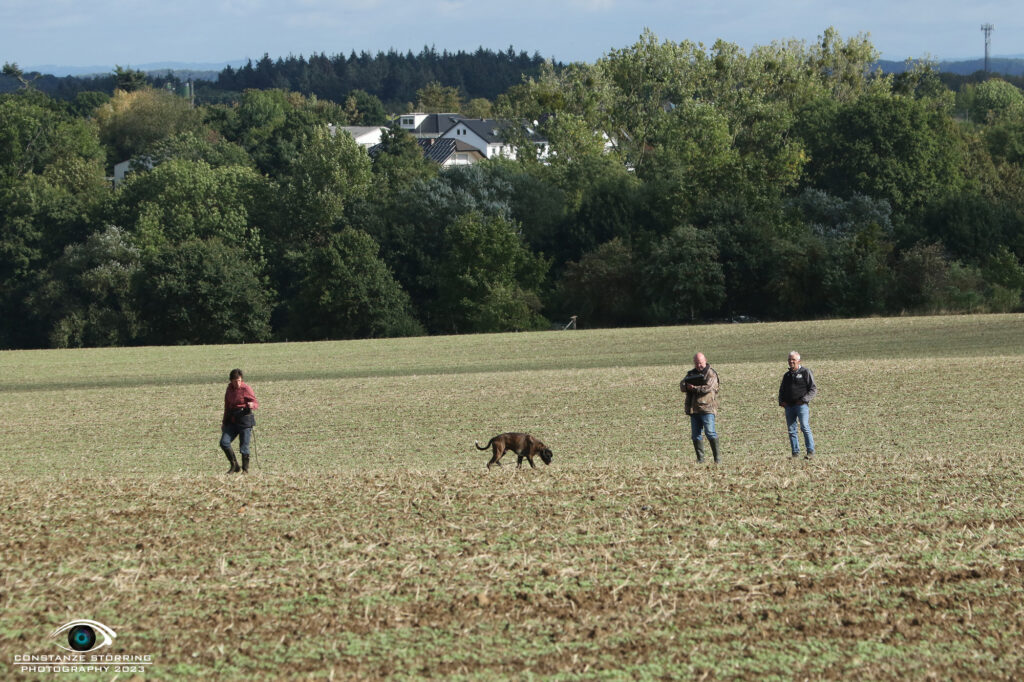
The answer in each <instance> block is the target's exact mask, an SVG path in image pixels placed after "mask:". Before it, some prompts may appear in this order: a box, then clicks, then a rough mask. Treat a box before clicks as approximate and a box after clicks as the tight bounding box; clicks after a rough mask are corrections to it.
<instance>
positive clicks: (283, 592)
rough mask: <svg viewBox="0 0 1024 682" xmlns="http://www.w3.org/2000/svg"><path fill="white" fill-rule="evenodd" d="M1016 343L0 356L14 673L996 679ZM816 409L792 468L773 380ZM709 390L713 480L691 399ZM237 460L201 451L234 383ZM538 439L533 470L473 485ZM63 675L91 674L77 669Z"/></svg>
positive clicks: (487, 341)
mask: <svg viewBox="0 0 1024 682" xmlns="http://www.w3.org/2000/svg"><path fill="white" fill-rule="evenodd" d="M1022 332H1024V316H1020V315H1000V316H981V317H944V318H899V319H874V320H857V321H852V320H851V321H833V322H813V323H792V324H751V325H718V326H698V327H677V328H656V329H634V330H615V331H573V332H547V333H534V334H508V335H480V336H465V337H438V338H422V339H401V340H386V341H354V342H326V343H317V344H272V345H253V346H217V347H193V348H140V349H119V350H78V351H38V352H5V353H0V395H2V396H3V400H2V401H0V464H2V472H3V473H0V476H2V478H0V509H2V510H3V520H4V533H2V534H0V608H2V611H0V613H2V615H0V618H2V620H3V628H2V631H0V666H2V668H0V677H5V678H6V677H9V676H10V677H16V678H23V679H35V678H38V677H50V678H53V677H57V678H59V679H72V678H75V677H76V674H74V673H64V674H61V675H56V676H55V675H52V674H49V675H47V674H43V673H39V672H29V671H22V670H21V668H20V667H19V666H16V665H14V664H13V662H14V660H15V657H16V656H19V655H25V654H37V655H38V654H59V653H62V652H61V651H60V649H58V648H57V647H56V645H55V644H54V641H53V640H48V639H47V635H48V634H49V633H50V632H51V631H53V629H54V628H56V627H57V626H59V625H61V624H62V623H65V622H68V621H71V620H74V619H78V618H90V619H94V620H97V621H100V622H102V623H104V624H106V625H109V626H111V627H112V628H113V629H114V630H115V631H116V632H117V639H116V642H115V643H114V644H113V645H112V646H111V647H110V648H109V649H105V650H104V653H106V652H107V651H109V652H110V653H112V654H123V655H149V656H151V661H152V664H151V665H148V666H147V667H146V669H145V671H144V673H138V672H133V671H132V670H130V669H129V670H128V671H126V672H116V671H111V672H109V673H108V674H106V676H105V677H103V678H104V679H112V678H113V677H115V676H117V677H118V679H131V678H132V677H139V678H145V679H182V678H197V677H200V676H202V677H206V678H209V677H215V678H219V679H254V678H256V679H374V678H384V677H389V678H398V679H402V678H416V679H419V678H443V679H495V678H516V679H530V678H538V679H540V678H544V679H587V680H590V679H679V678H708V679H723V678H740V679H759V680H761V679H804V678H806V679H822V678H859V679H897V678H899V679H929V678H935V679H1013V678H1020V677H1021V675H1022V674H1024V655H1022V653H1021V646H1022V644H1024V599H1022V596H1024V588H1022V585H1024V576H1022V569H1024V501H1022V498H1021V493H1020V487H1021V481H1022V474H1024V462H1022V454H1024V447H1022V445H1021V434H1022V433H1024V411H1022V409H1021V406H1020V402H1021V400H1020V397H1021V396H1022V395H1024V344H1022V342H1021V338H1022V336H1024V334H1022ZM792 349H798V350H800V351H801V352H802V353H803V355H804V361H805V364H806V365H807V366H809V367H811V368H812V369H813V370H814V372H815V377H816V379H817V381H818V383H819V387H820V393H819V397H818V399H817V400H816V401H815V404H814V405H813V406H812V417H811V420H812V427H813V428H814V434H815V439H816V440H817V441H818V456H817V457H816V458H815V459H814V460H811V461H805V460H798V461H792V460H790V458H789V446H788V439H787V436H786V431H785V424H784V421H783V418H782V415H781V409H780V408H778V406H777V404H776V392H777V388H778V382H779V379H780V378H781V376H782V373H783V372H784V371H785V369H786V367H785V360H786V355H787V353H788V352H789V351H790V350H792ZM698 350H699V351H703V352H705V353H706V354H707V355H708V359H709V361H710V363H711V364H712V366H714V367H715V368H716V369H717V370H718V371H719V373H720V375H721V377H722V381H723V392H722V405H723V406H722V410H721V413H720V415H719V434H720V436H721V442H722V445H723V451H724V461H723V463H722V464H721V465H720V466H718V467H715V466H713V465H710V464H708V465H701V466H698V465H697V464H696V463H695V462H694V455H693V449H692V445H691V443H690V441H689V431H688V421H687V420H686V419H685V418H684V416H683V415H682V409H681V408H682V405H681V403H682V400H681V394H680V393H679V389H678V383H679V379H680V378H681V377H682V376H683V374H685V371H686V369H687V368H688V367H689V366H690V364H691V356H692V355H693V353H694V352H696V351H698ZM233 367H242V368H243V369H245V371H246V380H247V381H248V382H249V383H250V384H251V385H252V386H253V387H254V388H255V390H256V394H257V396H258V398H259V400H260V402H261V408H260V410H259V411H258V414H257V422H258V425H257V428H256V443H255V445H256V462H255V463H254V467H253V472H252V473H251V474H250V475H249V476H245V477H243V476H240V475H236V476H227V475H225V474H224V473H223V472H224V471H225V470H226V468H227V461H226V459H225V458H224V456H223V455H222V454H221V453H220V452H219V449H218V448H217V444H216V443H217V439H218V436H219V417H220V410H221V405H222V400H223V393H224V387H225V385H226V382H227V374H228V370H230V369H231V368H233ZM508 430H524V431H529V432H531V433H533V434H534V435H536V436H538V437H539V438H541V439H542V440H544V442H545V443H547V444H548V445H549V446H550V447H551V448H552V450H553V451H554V461H553V462H552V465H551V466H548V467H545V466H543V465H539V467H538V468H537V469H536V470H530V469H529V468H524V469H522V470H516V469H515V468H514V459H513V460H511V461H509V458H508V457H506V459H505V466H504V467H502V468H500V469H494V470H491V471H487V470H486V469H485V467H484V464H485V462H486V461H487V458H488V455H489V453H484V452H480V451H478V450H476V449H475V448H474V447H473V442H474V441H475V440H480V441H481V442H486V440H487V439H489V438H490V437H491V436H493V435H494V434H496V433H499V432H502V431H508ZM77 677H81V678H82V679H96V678H97V676H96V674H92V673H90V674H83V675H80V676H77Z"/></svg>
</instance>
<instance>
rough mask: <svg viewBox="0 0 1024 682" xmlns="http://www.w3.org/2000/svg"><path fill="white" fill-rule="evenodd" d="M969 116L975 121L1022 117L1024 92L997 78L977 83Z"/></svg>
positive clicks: (1023, 113) (983, 121) (982, 121)
mask: <svg viewBox="0 0 1024 682" xmlns="http://www.w3.org/2000/svg"><path fill="white" fill-rule="evenodd" d="M970 116H971V120H972V121H975V122H977V123H986V122H994V121H999V120H1002V119H1005V118H1008V117H1010V118H1016V119H1019V118H1021V117H1024V93H1021V90H1020V88H1018V87H1017V86H1015V85H1013V84H1012V83H1007V82H1006V81H1004V80H1000V79H998V78H993V79H991V80H987V81H985V82H984V83H979V84H978V85H977V86H976V87H975V88H974V97H973V98H972V102H971V108H970Z"/></svg>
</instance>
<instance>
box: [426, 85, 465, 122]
mask: <svg viewBox="0 0 1024 682" xmlns="http://www.w3.org/2000/svg"><path fill="white" fill-rule="evenodd" d="M461 109H462V96H461V95H460V94H459V89H458V88H453V87H445V86H443V85H441V84H440V83H438V82H437V81H431V82H430V83H427V84H426V85H425V86H423V87H422V88H420V89H419V90H417V91H416V111H420V112H423V113H427V114H441V113H450V114H453V113H459V111H461Z"/></svg>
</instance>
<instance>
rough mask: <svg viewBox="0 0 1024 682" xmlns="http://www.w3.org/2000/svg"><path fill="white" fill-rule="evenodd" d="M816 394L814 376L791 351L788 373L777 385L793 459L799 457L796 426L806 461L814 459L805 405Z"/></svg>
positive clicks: (812, 442) (808, 417)
mask: <svg viewBox="0 0 1024 682" xmlns="http://www.w3.org/2000/svg"><path fill="white" fill-rule="evenodd" d="M817 394H818V386H817V384H815V383H814V374H812V373H811V370H810V369H808V368H807V367H802V366H801V365H800V354H799V353H797V352H796V351H793V352H792V353H790V354H789V371H788V372H786V373H785V374H784V375H782V383H781V384H780V385H779V406H780V407H783V408H785V410H786V426H788V427H789V446H790V449H791V450H792V452H793V456H794V457H799V456H800V439H799V437H798V436H797V425H798V424H799V426H800V430H801V431H803V433H804V444H805V445H806V446H807V459H810V458H811V457H814V436H813V435H812V434H811V422H810V417H811V411H810V408H808V406H807V404H808V403H809V402H811V401H812V400H813V399H814V396H815V395H817Z"/></svg>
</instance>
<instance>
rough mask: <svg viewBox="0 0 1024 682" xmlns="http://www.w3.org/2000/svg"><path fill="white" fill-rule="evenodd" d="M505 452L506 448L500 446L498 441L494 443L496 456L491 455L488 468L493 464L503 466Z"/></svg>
mask: <svg viewBox="0 0 1024 682" xmlns="http://www.w3.org/2000/svg"><path fill="white" fill-rule="evenodd" d="M504 454H505V449H504V448H502V447H500V446H499V445H498V444H497V443H495V444H494V456H493V457H491V461H490V462H488V463H487V468H488V469H490V468H491V465H497V466H501V456H502V455H504Z"/></svg>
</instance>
